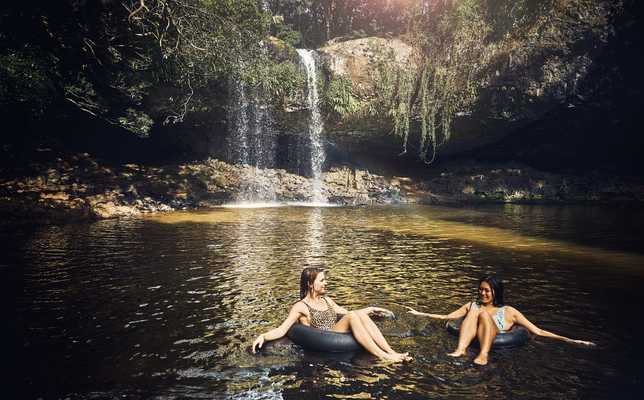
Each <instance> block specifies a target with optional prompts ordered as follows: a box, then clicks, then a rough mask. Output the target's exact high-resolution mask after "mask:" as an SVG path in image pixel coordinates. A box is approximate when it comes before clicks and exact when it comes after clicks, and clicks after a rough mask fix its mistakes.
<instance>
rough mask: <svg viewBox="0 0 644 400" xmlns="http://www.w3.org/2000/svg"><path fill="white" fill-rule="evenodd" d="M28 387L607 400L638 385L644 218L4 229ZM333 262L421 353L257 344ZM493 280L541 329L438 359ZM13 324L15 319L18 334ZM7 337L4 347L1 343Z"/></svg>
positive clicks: (226, 215)
mask: <svg viewBox="0 0 644 400" xmlns="http://www.w3.org/2000/svg"><path fill="white" fill-rule="evenodd" d="M0 238H1V239H2V241H3V243H4V246H3V247H4V252H3V258H2V259H1V260H0V273H1V274H2V278H3V279H2V283H0V288H1V289H2V293H3V296H5V297H6V299H5V304H9V307H10V314H11V311H12V310H15V313H14V314H12V315H15V318H13V319H14V321H13V322H12V324H11V326H14V327H16V328H17V335H16V337H15V338H11V337H10V340H13V339H15V342H16V343H14V344H15V346H14V349H15V355H16V356H17V357H16V364H15V366H16V368H15V369H14V373H15V374H16V375H17V377H16V379H15V380H14V383H15V384H16V385H17V386H18V390H19V392H18V393H19V397H17V398H43V399H50V398H70V399H86V398H87V399H90V398H91V399H94V398H96V399H102V398H162V399H174V398H228V397H230V398H254V399H264V398H267V399H269V398H270V399H272V398H286V399H295V398H297V399H300V398H340V399H347V398H396V399H398V398H403V399H404V398H428V397H429V398H479V397H485V398H548V399H552V398H566V399H569V398H608V397H635V396H636V395H637V394H638V392H639V391H640V390H641V389H642V386H643V384H642V377H643V376H644V368H643V367H642V366H641V360H642V359H643V358H642V356H643V355H644V354H643V351H642V349H641V347H642V346H641V339H640V337H641V331H642V328H643V327H644V322H642V321H641V310H640V309H641V307H642V305H644V290H643V289H644V253H642V249H644V246H642V244H644V210H642V209H639V208H619V207H586V206H517V205H506V206H487V207H477V208H441V207H429V206H415V207H411V206H398V207H395V206H387V207H369V208H341V207H337V208H307V207H278V208H259V209H252V208H251V209H220V210H214V211H208V212H198V213H173V214H168V215H160V216H154V217H150V218H145V219H134V220H126V221H123V220H121V221H115V220H109V221H100V222H95V223H87V224H74V225H65V226H42V227H35V228H34V227H27V226H22V225H2V226H1V227H0ZM310 265H323V266H325V267H327V268H328V269H329V271H330V275H329V285H328V291H329V294H330V295H331V296H332V297H333V298H334V299H335V300H336V301H337V302H338V303H339V304H341V305H344V306H345V307H347V308H358V307H362V306H367V305H379V306H383V307H387V308H390V309H391V310H393V311H394V312H395V313H396V314H397V319H395V320H383V321H379V322H378V324H379V325H380V326H381V328H382V330H383V332H384V333H385V335H386V336H387V338H388V340H389V341H390V343H392V346H393V347H394V348H395V349H397V350H401V351H409V352H410V353H411V354H412V355H413V356H414V361H413V362H411V363H405V364H382V363H379V362H378V361H377V360H376V359H374V358H372V357H371V356H369V355H367V354H353V355H348V356H341V355H335V356H331V355H324V354H315V353H309V352H303V351H301V350H300V349H298V348H297V347H294V346H288V345H279V346H272V347H271V348H270V349H269V351H266V352H263V353H261V354H259V355H253V354H250V353H249V352H248V346H249V345H250V341H251V340H252V339H253V337H254V336H255V335H256V334H258V333H260V332H263V331H265V330H266V329H267V328H268V327H271V326H276V325H277V324H279V323H280V322H281V320H282V319H283V318H284V317H285V316H286V313H287V308H288V305H289V304H291V303H292V302H295V301H296V300H297V295H298V279H299V272H300V270H301V269H302V268H303V267H304V266H310ZM486 273H495V274H499V275H501V276H502V277H503V279H504V281H505V284H506V301H507V302H508V304H511V305H514V306H515V307H517V308H518V309H520V310H521V311H522V312H523V313H524V314H525V315H526V316H527V317H528V318H529V319H530V320H532V321H533V322H535V323H537V325H539V326H541V327H543V328H545V329H548V330H552V331H554V332H558V333H562V334H565V335H569V336H573V337H577V338H581V339H588V340H593V341H595V342H597V343H598V347H597V348H592V349H588V348H583V347H577V346H573V345H569V344H565V343H562V342H557V341H553V340H547V339H535V340H531V341H530V342H529V343H528V344H527V345H525V346H523V347H520V348H516V349H508V350H503V351H496V352H494V351H493V353H492V355H491V362H490V364H489V365H488V366H486V367H483V368H481V367H475V366H474V365H473V364H472V362H471V361H472V358H473V354H474V353H472V355H470V356H469V357H467V358H462V359H452V358H450V357H447V356H446V354H445V353H446V352H448V351H451V350H452V349H453V347H454V345H455V343H456V338H455V337H452V336H450V335H448V334H447V333H446V331H445V329H444V327H443V324H442V323H441V322H440V321H431V320H426V319H421V318H417V317H413V316H411V315H408V314H406V313H405V309H404V307H403V305H411V306H414V307H415V308H417V309H419V310H422V311H432V312H448V311H451V310H453V309H455V308H456V307H458V306H459V305H461V304H463V303H465V302H466V301H469V300H471V299H473V298H474V297H475V286H476V284H477V280H478V277H479V276H481V275H483V274H486ZM9 330H10V331H11V329H9ZM5 342H6V341H5Z"/></svg>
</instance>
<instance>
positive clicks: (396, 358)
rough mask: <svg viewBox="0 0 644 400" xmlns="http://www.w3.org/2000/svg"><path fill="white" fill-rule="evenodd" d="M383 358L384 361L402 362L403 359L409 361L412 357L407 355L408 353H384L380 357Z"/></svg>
mask: <svg viewBox="0 0 644 400" xmlns="http://www.w3.org/2000/svg"><path fill="white" fill-rule="evenodd" d="M382 359H383V360H386V361H393V362H403V361H411V360H412V358H411V356H410V355H409V353H393V354H392V353H386V355H385V356H383V357H382Z"/></svg>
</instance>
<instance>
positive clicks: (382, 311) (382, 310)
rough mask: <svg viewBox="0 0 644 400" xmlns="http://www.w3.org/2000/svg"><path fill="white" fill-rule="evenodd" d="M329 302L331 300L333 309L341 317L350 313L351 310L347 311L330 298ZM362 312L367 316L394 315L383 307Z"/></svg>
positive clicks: (369, 308) (368, 308)
mask: <svg viewBox="0 0 644 400" xmlns="http://www.w3.org/2000/svg"><path fill="white" fill-rule="evenodd" d="M327 300H329V303H330V304H331V306H333V309H334V310H335V312H336V313H338V314H341V315H344V314H348V313H349V310H347V309H346V308H344V307H341V306H339V305H338V304H337V303H336V302H335V301H333V300H332V299H331V298H330V297H327ZM360 310H362V311H364V312H365V313H367V314H392V315H393V312H392V311H390V310H387V309H386V308H382V307H365V308H361V309H360Z"/></svg>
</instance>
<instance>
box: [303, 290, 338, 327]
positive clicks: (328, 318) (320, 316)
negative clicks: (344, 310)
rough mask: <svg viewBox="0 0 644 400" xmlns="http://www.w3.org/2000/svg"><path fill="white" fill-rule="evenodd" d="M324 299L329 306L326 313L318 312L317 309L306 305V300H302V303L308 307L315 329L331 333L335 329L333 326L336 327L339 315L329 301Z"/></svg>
mask: <svg viewBox="0 0 644 400" xmlns="http://www.w3.org/2000/svg"><path fill="white" fill-rule="evenodd" d="M322 299H323V300H324V302H325V303H326V306H327V309H326V310H324V311H320V310H316V309H315V308H313V307H311V306H310V305H308V304H306V302H305V301H304V300H302V303H304V305H306V307H307V308H308V309H309V313H310V315H311V317H310V318H311V326H312V327H313V328H318V329H322V330H325V331H330V330H331V329H332V328H333V325H335V322H336V319H337V314H336V313H335V310H334V309H333V307H331V305H330V304H329V302H328V301H327V299H326V297H322Z"/></svg>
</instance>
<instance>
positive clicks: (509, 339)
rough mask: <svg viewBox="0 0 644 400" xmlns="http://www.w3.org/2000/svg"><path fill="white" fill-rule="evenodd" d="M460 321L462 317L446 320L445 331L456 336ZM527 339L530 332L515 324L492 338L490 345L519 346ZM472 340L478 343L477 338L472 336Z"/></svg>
mask: <svg viewBox="0 0 644 400" xmlns="http://www.w3.org/2000/svg"><path fill="white" fill-rule="evenodd" d="M462 322H463V318H461V319H452V320H449V321H447V323H446V324H445V327H446V328H447V331H448V332H449V333H451V334H453V335H456V336H458V333H459V330H460V329H461V323H462ZM528 339H530V333H529V332H528V330H527V329H526V328H524V327H523V326H520V325H515V326H513V327H512V329H510V330H509V331H507V332H500V333H498V334H497V335H496V337H495V338H494V342H492V347H514V346H520V345H522V344H525V343H526V342H527V341H528ZM474 341H475V343H476V344H478V340H477V339H476V338H474Z"/></svg>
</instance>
